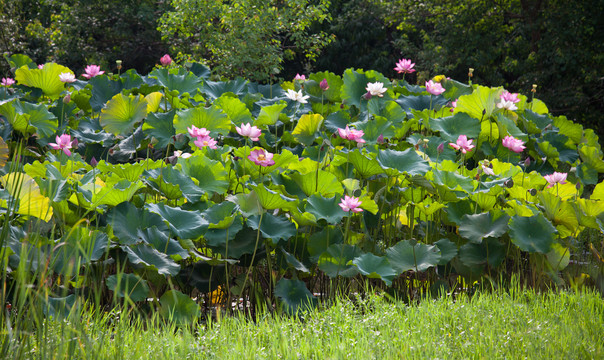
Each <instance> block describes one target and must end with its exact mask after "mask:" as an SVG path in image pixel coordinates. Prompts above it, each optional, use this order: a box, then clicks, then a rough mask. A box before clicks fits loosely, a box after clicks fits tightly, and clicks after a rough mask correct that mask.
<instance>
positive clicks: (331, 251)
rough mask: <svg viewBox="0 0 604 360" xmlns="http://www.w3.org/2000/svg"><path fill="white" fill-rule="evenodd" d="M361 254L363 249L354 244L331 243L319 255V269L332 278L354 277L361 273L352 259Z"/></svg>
mask: <svg viewBox="0 0 604 360" xmlns="http://www.w3.org/2000/svg"><path fill="white" fill-rule="evenodd" d="M360 255H361V249H359V248H358V247H356V246H354V245H348V244H334V245H331V246H329V247H328V248H327V250H325V252H323V253H322V254H321V256H320V257H319V261H318V264H319V269H320V270H321V271H323V272H324V273H325V274H326V275H327V276H329V277H330V278H335V277H337V276H344V277H353V276H355V275H356V274H358V273H359V270H358V268H357V267H356V266H355V265H354V264H353V263H352V260H354V259H355V258H357V257H359V256H360Z"/></svg>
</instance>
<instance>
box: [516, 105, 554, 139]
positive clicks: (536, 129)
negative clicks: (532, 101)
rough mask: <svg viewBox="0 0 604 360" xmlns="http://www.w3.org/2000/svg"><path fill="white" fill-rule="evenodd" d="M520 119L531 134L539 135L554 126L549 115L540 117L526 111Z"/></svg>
mask: <svg viewBox="0 0 604 360" xmlns="http://www.w3.org/2000/svg"><path fill="white" fill-rule="evenodd" d="M546 114H547V112H546ZM520 119H521V120H522V121H523V122H524V127H525V129H527V131H528V132H529V133H531V134H539V133H541V132H543V131H544V130H545V128H546V127H547V126H548V125H550V124H552V119H551V118H550V117H549V116H548V115H540V114H537V113H536V112H533V111H530V110H525V111H524V112H523V113H522V114H521V116H520Z"/></svg>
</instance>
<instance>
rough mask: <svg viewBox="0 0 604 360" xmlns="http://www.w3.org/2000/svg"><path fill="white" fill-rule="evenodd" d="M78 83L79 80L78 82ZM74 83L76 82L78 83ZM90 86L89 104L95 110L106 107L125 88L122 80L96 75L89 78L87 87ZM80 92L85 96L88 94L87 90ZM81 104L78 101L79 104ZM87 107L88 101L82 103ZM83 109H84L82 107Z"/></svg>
mask: <svg viewBox="0 0 604 360" xmlns="http://www.w3.org/2000/svg"><path fill="white" fill-rule="evenodd" d="M76 83H77V82H76ZM76 83H74V84H76ZM88 88H90V99H89V104H88V105H89V106H90V108H91V109H92V110H94V111H97V112H98V111H101V109H103V108H104V107H105V104H107V102H108V101H110V100H111V99H112V98H113V97H114V96H115V95H118V94H120V93H121V92H122V90H124V83H123V82H122V81H120V80H112V79H111V78H109V77H107V76H95V77H93V78H92V79H90V80H88V85H87V86H86V89H88ZM79 94H80V95H81V96H83V97H84V98H85V97H86V96H88V93H86V92H85V91H81V90H80V91H79ZM80 100H81V101H84V99H80ZM79 105H80V104H79V103H78V106H79ZM82 105H83V106H84V108H86V107H87V106H86V103H85V102H84V103H83V104H82ZM80 108H81V109H84V108H82V107H80Z"/></svg>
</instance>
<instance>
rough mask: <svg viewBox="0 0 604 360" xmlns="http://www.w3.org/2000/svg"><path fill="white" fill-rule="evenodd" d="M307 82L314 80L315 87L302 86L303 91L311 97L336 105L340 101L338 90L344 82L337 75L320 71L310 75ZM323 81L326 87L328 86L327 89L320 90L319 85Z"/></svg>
mask: <svg viewBox="0 0 604 360" xmlns="http://www.w3.org/2000/svg"><path fill="white" fill-rule="evenodd" d="M308 79H309V80H314V81H315V83H316V85H315V86H314V87H309V86H306V85H305V86H304V90H306V92H307V93H308V94H310V95H312V96H316V97H317V98H323V100H324V102H325V103H327V102H333V103H338V102H340V101H342V99H341V97H340V90H341V88H342V85H344V82H343V81H342V78H341V77H340V76H339V75H336V74H334V73H332V72H328V71H321V72H317V73H313V74H310V76H309V77H308ZM323 79H325V80H327V85H329V89H327V90H325V91H324V90H322V89H321V88H320V87H319V84H320V83H321V81H323Z"/></svg>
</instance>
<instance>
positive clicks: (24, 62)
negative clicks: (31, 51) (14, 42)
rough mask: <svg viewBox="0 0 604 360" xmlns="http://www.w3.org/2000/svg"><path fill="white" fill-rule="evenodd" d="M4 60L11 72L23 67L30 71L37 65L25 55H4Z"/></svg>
mask: <svg viewBox="0 0 604 360" xmlns="http://www.w3.org/2000/svg"><path fill="white" fill-rule="evenodd" d="M4 59H6V61H7V62H8V63H9V65H10V70H11V71H12V72H15V71H17V69H19V68H21V67H23V66H27V67H28V68H30V69H37V68H38V65H36V63H35V62H34V61H33V60H32V59H31V58H30V57H29V56H27V55H23V54H14V55H11V56H7V54H4Z"/></svg>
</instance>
